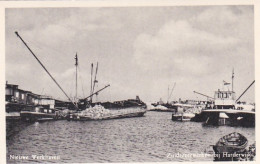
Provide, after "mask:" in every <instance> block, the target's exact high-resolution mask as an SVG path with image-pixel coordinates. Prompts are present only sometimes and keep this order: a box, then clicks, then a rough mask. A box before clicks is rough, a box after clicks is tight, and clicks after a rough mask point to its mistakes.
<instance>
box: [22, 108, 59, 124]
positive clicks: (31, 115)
mask: <svg viewBox="0 0 260 164" xmlns="http://www.w3.org/2000/svg"><path fill="white" fill-rule="evenodd" d="M20 116H21V119H22V120H23V121H29V122H36V121H48V120H56V119H57V118H58V115H57V112H56V110H55V109H48V108H45V107H43V106H27V107H26V108H24V109H23V110H21V112H20Z"/></svg>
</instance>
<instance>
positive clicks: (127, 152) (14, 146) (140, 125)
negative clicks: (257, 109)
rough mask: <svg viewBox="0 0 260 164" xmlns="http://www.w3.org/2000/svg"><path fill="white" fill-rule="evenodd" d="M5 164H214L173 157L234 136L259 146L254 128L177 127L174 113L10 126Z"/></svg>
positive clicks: (189, 124)
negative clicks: (191, 163) (167, 163)
mask: <svg viewBox="0 0 260 164" xmlns="http://www.w3.org/2000/svg"><path fill="white" fill-rule="evenodd" d="M6 129H7V162H8V163H32V162H34V163H35V162H43V163H46V162H47V163H49V162H57V163H72V162H74V163H76V162H78V163H80V162H86V163H87V162H163V161H212V160H213V158H212V157H204V158H201V157H192V158H187V157H186V158H184V157H175V158H173V157H170V155H172V154H176V153H180V154H200V153H203V152H205V150H206V149H207V150H208V149H210V147H209V145H213V144H215V143H216V142H217V140H218V139H219V138H220V137H222V136H224V135H226V134H228V133H231V132H234V131H236V132H240V133H242V134H243V135H244V136H246V137H247V138H248V140H249V144H252V143H254V141H255V128H244V127H228V126H220V127H214V126H202V124H201V123H196V122H173V121H172V120H171V113H167V112H165V113H164V112H151V111H149V112H147V113H146V114H145V117H136V118H127V119H117V120H103V121H87V122H76V121H75V122H73V121H70V122H69V121H66V120H60V121H49V122H42V123H37V122H36V123H23V122H20V121H18V122H9V121H7V127H6ZM10 155H20V156H21V155H24V156H25V155H28V156H29V157H30V156H31V155H51V156H53V155H56V156H60V159H59V160H33V159H32V158H30V159H29V160H13V159H10Z"/></svg>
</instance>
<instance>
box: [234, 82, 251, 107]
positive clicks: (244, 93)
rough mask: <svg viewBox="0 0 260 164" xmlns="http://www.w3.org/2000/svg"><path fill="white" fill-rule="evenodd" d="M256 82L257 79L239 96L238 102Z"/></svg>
mask: <svg viewBox="0 0 260 164" xmlns="http://www.w3.org/2000/svg"><path fill="white" fill-rule="evenodd" d="M254 83H255V80H254V81H253V82H252V83H251V84H250V85H249V86H248V87H247V88H246V90H245V91H244V92H243V93H242V94H241V95H240V96H239V98H238V99H237V100H236V102H237V101H238V100H239V99H240V98H241V97H242V96H243V95H244V94H245V93H246V91H247V90H248V89H249V88H250V87H251V86H252V85H253V84H254Z"/></svg>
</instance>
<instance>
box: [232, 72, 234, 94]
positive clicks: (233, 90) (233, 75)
mask: <svg viewBox="0 0 260 164" xmlns="http://www.w3.org/2000/svg"><path fill="white" fill-rule="evenodd" d="M233 92H234V68H233V70H232V93H233Z"/></svg>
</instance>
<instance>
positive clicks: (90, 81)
mask: <svg viewBox="0 0 260 164" xmlns="http://www.w3.org/2000/svg"><path fill="white" fill-rule="evenodd" d="M92 76H93V63H91V80H90V95H92ZM90 102H92V97H91V98H90Z"/></svg>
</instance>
